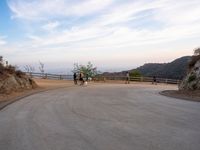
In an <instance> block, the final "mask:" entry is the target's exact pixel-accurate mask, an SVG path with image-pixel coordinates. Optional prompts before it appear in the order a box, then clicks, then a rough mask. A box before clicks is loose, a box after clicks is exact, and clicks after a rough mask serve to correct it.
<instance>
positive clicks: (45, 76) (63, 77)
mask: <svg viewBox="0 0 200 150" xmlns="http://www.w3.org/2000/svg"><path fill="white" fill-rule="evenodd" d="M25 73H26V74H27V75H29V76H30V77H34V78H43V79H56V80H73V75H64V74H50V73H36V72H25Z"/></svg>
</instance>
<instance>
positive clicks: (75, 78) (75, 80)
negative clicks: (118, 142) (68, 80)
mask: <svg viewBox="0 0 200 150" xmlns="http://www.w3.org/2000/svg"><path fill="white" fill-rule="evenodd" d="M73 78H74V84H75V85H77V76H76V73H75V72H74V75H73Z"/></svg>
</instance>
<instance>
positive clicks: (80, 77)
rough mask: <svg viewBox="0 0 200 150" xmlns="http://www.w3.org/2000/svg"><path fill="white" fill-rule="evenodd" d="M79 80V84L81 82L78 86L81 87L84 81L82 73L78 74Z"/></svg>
mask: <svg viewBox="0 0 200 150" xmlns="http://www.w3.org/2000/svg"><path fill="white" fill-rule="evenodd" d="M79 80H80V82H81V84H80V85H83V84H84V80H83V72H80V74H79Z"/></svg>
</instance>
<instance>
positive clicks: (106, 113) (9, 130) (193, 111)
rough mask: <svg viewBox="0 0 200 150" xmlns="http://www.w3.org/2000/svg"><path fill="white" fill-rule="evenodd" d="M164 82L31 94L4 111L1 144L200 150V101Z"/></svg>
mask: <svg viewBox="0 0 200 150" xmlns="http://www.w3.org/2000/svg"><path fill="white" fill-rule="evenodd" d="M161 88H163V87H161V86H153V85H140V86H137V85H134V84H132V85H119V84H113V85H109V84H104V85H100V84H99V85H90V86H88V87H79V86H78V87H72V88H68V89H57V90H51V91H47V92H43V93H38V94H35V95H32V96H29V97H26V98H24V99H22V100H20V101H18V102H16V103H13V104H11V105H9V106H8V107H6V108H5V109H3V110H1V111H0V150H199V149H200V103H197V102H190V101H185V100H178V99H173V98H168V97H165V96H161V95H159V94H158V92H159V91H160V90H161ZM164 88H168V89H170V88H171V87H170V86H169V87H164Z"/></svg>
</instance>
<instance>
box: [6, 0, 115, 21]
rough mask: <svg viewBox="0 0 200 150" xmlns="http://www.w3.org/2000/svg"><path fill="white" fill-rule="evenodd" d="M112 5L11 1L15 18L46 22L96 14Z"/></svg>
mask: <svg viewBox="0 0 200 150" xmlns="http://www.w3.org/2000/svg"><path fill="white" fill-rule="evenodd" d="M110 3H112V0H95V1H94V0H84V1H83V0H76V1H72V0H54V1H49V0H34V1H30V0H9V1H8V5H9V8H10V9H11V11H12V12H13V18H18V19H25V20H46V19H49V18H55V17H56V18H57V17H67V16H71V15H72V16H84V15H88V14H92V13H95V12H96V11H99V10H101V9H103V8H104V7H106V6H108V5H109V4H110Z"/></svg>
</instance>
